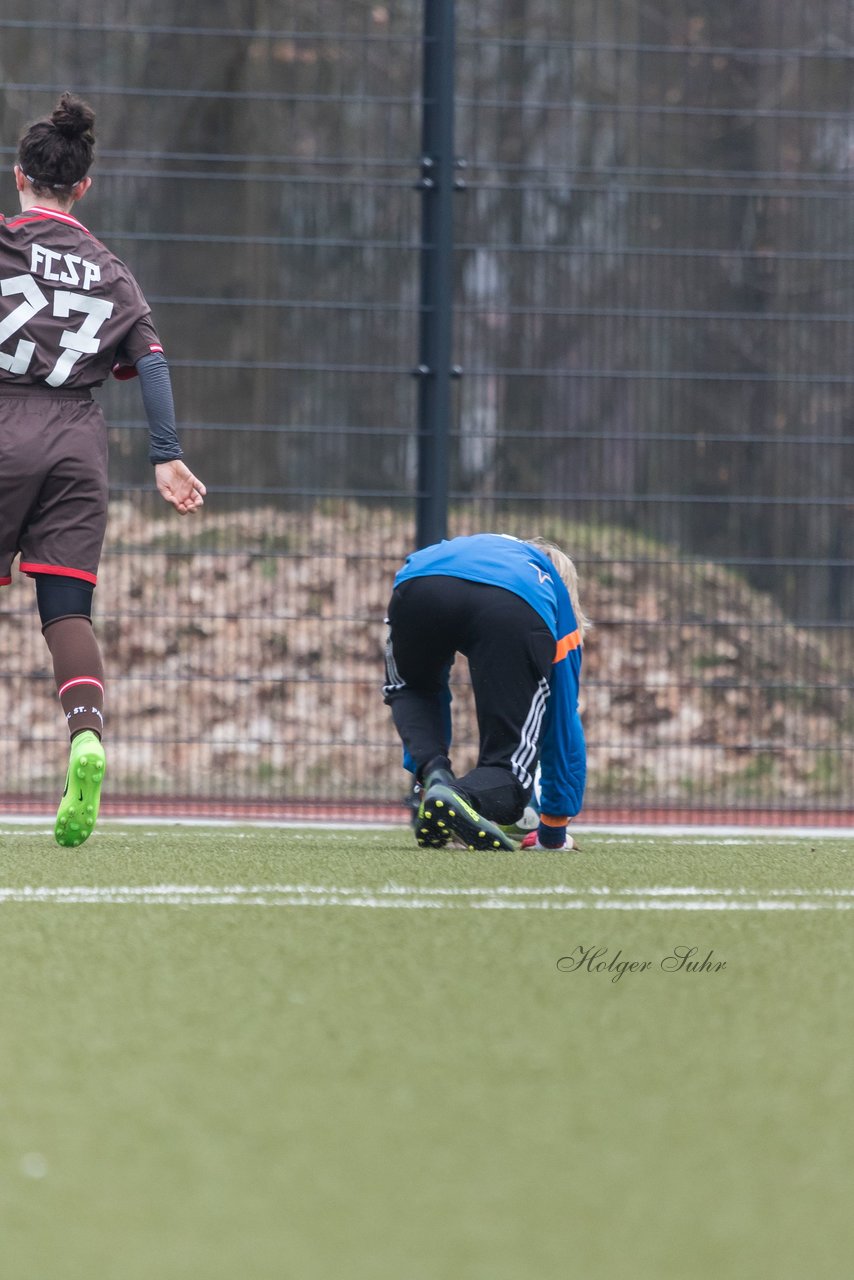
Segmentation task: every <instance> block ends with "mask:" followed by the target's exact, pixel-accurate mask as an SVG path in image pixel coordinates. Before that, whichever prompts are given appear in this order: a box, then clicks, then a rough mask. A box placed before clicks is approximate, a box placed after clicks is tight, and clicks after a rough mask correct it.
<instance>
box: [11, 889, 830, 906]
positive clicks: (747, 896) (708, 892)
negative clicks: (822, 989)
mask: <svg viewBox="0 0 854 1280" xmlns="http://www.w3.org/2000/svg"><path fill="white" fill-rule="evenodd" d="M8 903H26V904H30V905H37V904H58V905H63V906H66V905H68V906H93V905H102V906H119V905H138V906H181V907H198V906H228V907H236V906H245V907H351V908H363V909H364V908H368V909H388V908H391V909H403V910H410V911H413V910H414V911H418V910H422V911H423V910H448V909H452V910H454V909H455V910H459V909H469V910H480V911H579V910H594V911H828V910H831V911H850V910H852V909H854V888H850V889H831V888H825V889H814V890H806V889H767V890H761V891H760V890H754V889H745V888H738V889H735V888H723V889H721V888H701V887H697V886H694V885H674V886H665V885H651V886H647V887H638V888H621V889H609V888H607V887H605V886H603V887H594V888H587V889H579V888H576V887H571V886H568V885H546V886H533V885H530V886H528V885H523V886H518V885H493V886H483V887H479V888H476V887H445V886H439V887H431V886H427V885H422V886H416V885H396V884H387V885H383V886H380V887H378V888H371V887H354V886H341V885H313V884H260V885H193V884H185V885H181V884H157V885H58V886H41V885H39V886H33V885H26V886H22V887H20V888H12V887H3V886H0V906H3V905H6V904H8Z"/></svg>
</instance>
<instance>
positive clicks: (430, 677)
mask: <svg viewBox="0 0 854 1280" xmlns="http://www.w3.org/2000/svg"><path fill="white" fill-rule="evenodd" d="M388 620H389V639H388V645H387V649H386V683H385V685H384V686H383V694H384V697H385V700H386V702H387V703H388V705H389V706H390V707H391V712H392V716H393V718H394V723H395V726H396V728H397V731H398V733H399V734H400V737H401V739H402V740H403V743H404V746H405V747H406V748H407V750H408V751H409V754H410V755H411V756H412V758H413V760H414V761H415V763H416V765H417V766H418V769H419V771H420V770H422V769H423V768H424V766H425V765H426V764H429V763H430V761H431V760H433V759H435V758H436V757H437V756H447V754H448V747H449V744H448V741H447V737H446V733H445V716H444V715H443V696H442V695H443V690H444V689H445V686H446V681H447V675H448V671H449V669H450V666H451V663H452V662H453V660H454V655H455V654H456V653H462V654H464V655H465V657H466V658H467V659H468V664H469V671H470V674H471V681H472V689H473V692H474V701H475V709H476V712H477V725H478V734H479V738H480V747H479V753H478V760H477V764H476V765H475V767H474V769H472V770H471V771H470V772H469V773H467V774H465V775H464V776H463V777H461V778H460V779H459V783H460V790H461V791H462V792H463V793H464V794H465V795H466V796H467V797H468V798H469V799H470V801H471V803H472V804H473V805H474V807H475V808H476V809H477V810H478V812H479V813H482V814H483V816H484V817H485V818H490V819H491V820H492V821H493V822H501V823H510V822H515V821H516V819H517V818H518V817H519V816H520V815H521V813H522V811H523V809H524V807H525V803H526V801H527V799H528V796H529V795H530V793H531V787H532V784H533V774H534V769H535V766H536V762H537V757H538V755H539V742H540V731H541V728H542V722H543V716H544V714H545V709H546V701H547V699H548V696H549V675H550V673H551V667H552V662H553V661H554V656H555V648H556V646H555V640H554V637H553V636H552V634H551V632H550V631H549V629H548V627H547V626H546V624H545V622H544V621H543V619H542V618H541V617H540V615H539V614H538V613H537V611H536V610H535V609H532V608H531V606H530V605H529V604H527V603H526V602H525V601H524V600H522V599H521V597H520V596H517V595H516V594H515V593H514V592H512V591H506V590H505V589H504V588H503V587H493V586H485V585H483V584H482V583H479V582H467V581H466V580H465V579H463V578H451V577H444V576H441V575H433V576H430V577H426V578H410V579H408V580H407V581H406V582H402V583H401V584H400V586H399V587H396V588H395V590H394V592H393V593H392V597H391V600H390V602H389V607H388Z"/></svg>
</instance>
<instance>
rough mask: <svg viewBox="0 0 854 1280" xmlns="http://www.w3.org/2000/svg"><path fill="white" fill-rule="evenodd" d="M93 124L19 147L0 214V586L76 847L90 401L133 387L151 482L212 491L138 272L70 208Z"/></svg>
mask: <svg viewBox="0 0 854 1280" xmlns="http://www.w3.org/2000/svg"><path fill="white" fill-rule="evenodd" d="M94 122H95V116H94V113H93V111H92V110H91V108H90V107H89V106H88V105H87V104H86V103H84V102H82V101H80V99H79V98H76V97H74V96H73V95H71V94H69V93H65V94H63V95H62V98H61V99H60V101H59V103H58V105H57V107H56V109H55V110H54V111H53V113H52V114H51V116H50V117H49V118H48V119H43V120H38V121H36V122H35V123H34V124H31V125H30V126H29V128H27V130H26V131H25V133H24V135H23V137H22V138H21V141H20V145H19V148H18V162H17V164H16V165H15V183H16V186H17V189H18V195H19V199H20V205H21V212H20V213H19V214H16V215H13V216H10V217H4V216H3V215H0V586H2V585H5V584H8V583H9V582H10V581H11V577H10V573H11V566H12V561H13V559H14V557H15V556H16V555H17V554H18V553H20V557H21V558H20V566H19V567H20V569H21V571H22V572H23V573H26V574H29V575H30V577H32V578H33V579H34V581H35V585H36V601H37V605H38V610H39V615H40V617H41V624H42V631H43V634H44V637H45V640H46V641H47V646H48V649H49V650H50V653H51V656H52V658H53V669H54V676H55V679H56V687H57V692H58V695H59V700H60V703H61V706H62V709H63V711H64V713H65V718H66V720H67V722H68V729H69V732H70V734H71V748H70V756H69V763H68V773H67V777H66V783H65V791H64V792H63V796H62V800H61V802H60V805H59V810H58V812H57V816H56V826H55V837H56V840H57V843H59V844H61V845H69V846H73V845H79V844H82V842H83V841H84V840H85V839H86V838H87V837H88V836H89V835H90V834H91V832H92V830H93V828H94V826H95V821H96V819H97V816H98V807H99V804H100V795H101V781H102V779H103V776H104V767H105V756H104V748H103V746H102V745H101V736H102V732H103V725H104V717H103V711H104V668H103V662H102V659H101V652H100V648H99V646H98V642H97V640H96V638H95V635H94V632H93V630H92V620H91V619H92V593H93V591H94V588H95V583H96V581H97V573H98V564H99V561H100V555H101V545H102V543H103V540H104V533H105V529H106V520H107V434H106V425H105V423H104V418H103V415H102V413H101V410H100V407H99V406H98V405H97V404H96V403H95V401H93V399H92V388H93V387H97V386H100V384H101V383H102V382H103V381H104V380H105V378H107V377H108V375H109V374H110V372H111V371H112V372H113V373H114V374H115V376H117V377H134V376H136V375H138V376H139V382H140V390H141V392H142V401H143V405H144V407H145V412H146V416H147V418H148V423H149V435H150V451H149V457H150V460H151V462H152V463H153V464H154V468H155V472H154V474H155V482H156V485H157V488H158V490H159V491H160V493H161V494H162V496H163V497H164V498H165V499H166V501H167V502H170V503H171V504H172V505H173V506H174V507H175V509H176V510H177V511H178V512H180V514H181V515H186V514H189V513H190V512H193V511H197V510H198V508H199V507H201V506H202V504H203V500H204V494H205V486H204V485H203V484H202V482H201V481H200V480H199V479H197V477H196V476H194V475H193V473H192V472H191V471H190V470H189V468H188V467H187V466H185V464H184V463H183V462H182V461H181V449H180V446H179V444H178V436H177V432H176V429H175V411H174V407H173V402H172V386H171V381H170V377H169V368H168V365H167V363H166V360H165V357H164V355H163V348H162V346H161V344H160V341H159V339H158V336H157V332H156V330H155V328H154V325H153V323H152V319H151V313H150V308H149V306H148V303H147V302H146V300H145V298H144V297H143V294H142V291H141V289H140V287H139V285H138V284H137V282H136V281H135V280H134V278H133V276H132V275H131V273H130V271H129V270H128V268H127V267H126V266H125V265H124V263H123V262H120V261H119V259H118V258H117V257H115V255H114V254H112V253H111V252H110V250H109V249H107V248H105V246H104V245H103V244H101V243H100V242H99V241H98V240H96V239H95V238H94V236H93V235H92V234H91V233H90V232H89V231H87V229H86V228H85V227H84V226H83V224H82V223H81V222H79V221H78V220H77V218H76V217H75V216H74V215H73V214H72V212H71V210H72V209H73V207H74V205H75V204H76V203H77V201H78V200H80V199H82V197H83V196H84V195H85V194H86V192H87V191H88V190H89V187H90V186H91V184H92V179H91V178H90V177H89V176H88V172H89V168H90V166H91V164H92V160H93V154H94V143H95V137H94V133H93V125H94Z"/></svg>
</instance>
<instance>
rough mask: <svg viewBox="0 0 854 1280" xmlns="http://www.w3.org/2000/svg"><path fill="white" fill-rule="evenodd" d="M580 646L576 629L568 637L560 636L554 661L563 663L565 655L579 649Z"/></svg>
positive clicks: (579, 638) (579, 637)
mask: <svg viewBox="0 0 854 1280" xmlns="http://www.w3.org/2000/svg"><path fill="white" fill-rule="evenodd" d="M580 644H581V636H580V635H579V634H578V628H577V627H576V629H575V631H570V633H569V635H568V636H562V637H561V639H560V640H558V642H557V650H556V652H555V656H554V661H555V662H563V660H564V658H565V657H566V655H567V654H568V653H571V652H572V650H573V649H577V648H579V646H580ZM552 666H554V663H552Z"/></svg>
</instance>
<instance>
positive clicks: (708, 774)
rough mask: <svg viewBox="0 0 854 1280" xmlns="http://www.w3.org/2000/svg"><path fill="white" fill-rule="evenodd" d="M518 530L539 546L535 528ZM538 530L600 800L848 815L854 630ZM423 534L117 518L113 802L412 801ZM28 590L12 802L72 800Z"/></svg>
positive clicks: (15, 647) (17, 595)
mask: <svg viewBox="0 0 854 1280" xmlns="http://www.w3.org/2000/svg"><path fill="white" fill-rule="evenodd" d="M152 510H153V508H152ZM497 523H498V522H497V521H496V524H497ZM478 527H479V525H478V523H477V522H476V520H475V519H474V518H473V517H472V515H471V514H469V513H467V512H466V511H464V510H463V511H460V512H458V513H457V514H456V516H455V518H454V521H453V532H454V533H458V532H471V531H474V530H475V529H477V528H478ZM501 527H502V529H503V530H505V531H509V532H514V533H519V534H523V535H524V534H525V533H526V532H530V525H529V524H526V523H525V522H524V520H523V518H522V517H520V516H519V515H518V514H517V515H510V516H508V518H507V519H506V520H502V521H501ZM540 531H542V532H544V533H546V534H547V535H548V536H551V537H553V538H555V539H556V540H558V541H560V542H561V544H562V545H563V546H565V547H566V549H567V550H568V551H570V553H571V554H573V555H574V557H575V558H576V560H577V562H578V565H579V569H580V572H581V576H582V590H583V597H582V598H583V601H584V604H585V608H586V610H587V612H588V613H589V614H590V615H591V616H592V618H593V619H594V622H595V624H596V625H595V627H594V629H593V630H592V632H591V633H590V636H589V641H588V643H587V646H586V652H585V663H584V689H583V701H582V708H583V712H584V718H585V725H586V729H587V734H588V741H589V745H590V782H589V788H588V806H589V807H593V806H595V805H596V804H597V803H604V804H608V803H611V804H613V803H624V802H625V803H631V802H633V801H634V802H637V801H641V802H645V803H648V804H656V803H670V804H680V803H694V804H712V805H715V806H720V805H739V804H753V803H770V804H781V805H816V806H818V807H820V806H821V805H823V804H825V805H828V806H833V805H839V804H844V803H848V802H849V801H850V796H849V795H848V794H847V790H848V788H846V784H845V779H846V777H847V776H848V775H849V774H850V771H851V767H852V764H851V762H852V750H854V711H852V691H851V671H852V667H854V655H852V653H851V647H852V637H851V633H850V631H849V632H846V631H844V630H838V631H836V632H829V633H825V634H822V633H820V632H815V633H809V632H806V631H804V630H803V629H801V628H796V627H795V626H793V625H791V624H789V623H788V622H787V621H786V619H785V618H784V617H783V616H782V615H781V613H780V611H779V610H778V609H777V607H776V606H775V605H774V603H773V601H771V600H770V599H769V598H768V597H766V596H763V595H761V594H760V593H757V592H755V591H753V590H751V589H750V588H748V587H747V586H746V585H745V583H744V582H743V581H742V580H741V579H740V578H739V577H738V576H737V575H735V574H733V573H731V572H729V571H727V570H724V569H722V568H720V567H718V566H715V565H713V564H708V563H696V562H693V563H692V562H688V561H686V560H683V559H681V558H680V557H679V556H678V554H677V553H675V552H674V551H673V550H672V549H671V548H668V547H666V546H663V545H661V544H657V543H653V542H651V541H649V540H648V539H641V538H639V537H637V536H635V535H633V534H630V533H627V532H625V531H623V530H619V529H615V528H613V527H597V526H588V525H583V526H582V525H575V524H570V523H568V522H559V521H552V522H549V523H547V524H546V525H545V527H543V526H542V524H541V525H540ZM410 538H411V524H410V520H409V517H408V515H406V514H398V513H396V512H393V511H390V510H387V509H377V508H370V507H367V506H360V505H359V504H356V503H340V504H334V505H329V506H325V507H322V508H318V509H314V510H311V511H310V512H308V513H305V512H282V511H276V510H272V509H255V510H253V511H249V512H235V513H231V514H218V513H217V512H216V511H215V510H213V509H211V508H209V509H207V510H206V511H205V513H204V514H203V515H202V517H201V518H199V519H198V520H193V521H185V522H184V521H182V522H180V523H179V522H178V521H177V520H174V519H172V520H163V519H159V518H158V519H154V518H151V517H150V516H149V515H148V511H147V509H146V511H145V512H142V511H140V510H138V509H137V508H135V507H134V506H132V505H131V504H128V503H116V504H115V505H114V507H113V510H112V515H111V521H110V530H109V535H108V541H107V547H106V554H105V558H104V561H103V565H102V572H101V577H100V582H99V590H98V592H97V595H96V619H97V630H98V633H99V635H100V637H101V640H102V642H103V645H104V654H105V660H106V664H107V670H108V675H109V690H108V717H109V741H110V764H109V770H110V774H109V776H110V790H111V792H112V793H113V794H114V795H118V794H120V793H129V794H142V795H144V794H149V793H153V794H159V795H198V796H204V795H211V794H217V790H218V788H219V787H222V786H223V785H226V786H227V789H228V792H229V795H230V796H231V797H232V798H240V797H245V798H258V799H273V800H275V799H282V798H288V799H291V800H293V799H298V798H314V797H329V798H333V799H340V798H364V799H371V800H383V799H397V798H398V797H400V796H401V795H402V793H403V789H404V775H403V773H402V772H401V768H400V752H399V748H398V745H397V741H396V738H395V735H394V732H393V729H392V726H391V721H390V717H389V713H388V711H387V709H386V708H385V707H384V705H383V703H382V700H381V696H380V684H381V680H382V646H383V641H384V626H383V619H384V614H385V607H386V603H387V599H388V594H389V590H390V585H391V581H392V577H393V574H394V572H395V569H396V568H397V566H398V565H399V563H400V562H401V560H402V558H403V556H404V555H405V554H406V551H407V550H408V548H409V545H410ZM15 576H16V582H15V583H14V584H13V586H12V588H7V589H6V591H5V592H4V599H3V603H4V607H5V609H6V612H5V614H4V623H3V627H2V632H0V645H2V657H3V663H4V668H5V670H6V671H7V673H8V675H9V677H11V678H9V679H7V680H6V681H5V682H4V684H3V686H2V689H0V699H2V702H0V711H2V716H3V720H4V722H5V723H7V724H8V725H9V726H10V733H11V734H15V733H16V731H18V730H20V734H21V737H20V740H19V743H18V747H17V751H16V754H15V757H14V762H15V768H16V769H17V776H15V775H14V772H13V776H8V775H7V777H6V779H5V786H4V788H3V790H4V791H5V792H6V793H7V794H10V793H14V792H20V793H23V794H31V795H39V794H43V793H50V794H52V792H53V789H54V788H55V785H56V777H57V773H58V771H61V768H62V761H63V752H64V747H63V744H62V734H61V723H60V720H59V717H58V713H57V709H56V705H55V700H54V698H53V694H52V684H51V681H50V678H49V674H48V664H47V655H46V651H45V650H44V648H43V646H42V643H41V641H40V639H39V637H38V625H37V620H36V617H35V612H34V609H33V607H32V590H31V587H30V586H29V584H28V583H26V581H21V580H18V575H17V574H16V575H15ZM846 673H847V676H846ZM846 679H847V687H846V685H845V680H846ZM454 683H455V733H456V747H457V750H456V763H457V766H458V767H460V766H461V765H464V764H465V763H466V761H467V760H468V759H470V757H471V743H472V740H473V716H472V708H471V699H470V691H469V689H468V687H467V682H466V677H465V664H464V662H461V663H459V664H458V666H457V668H456V671H455V682H454Z"/></svg>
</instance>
